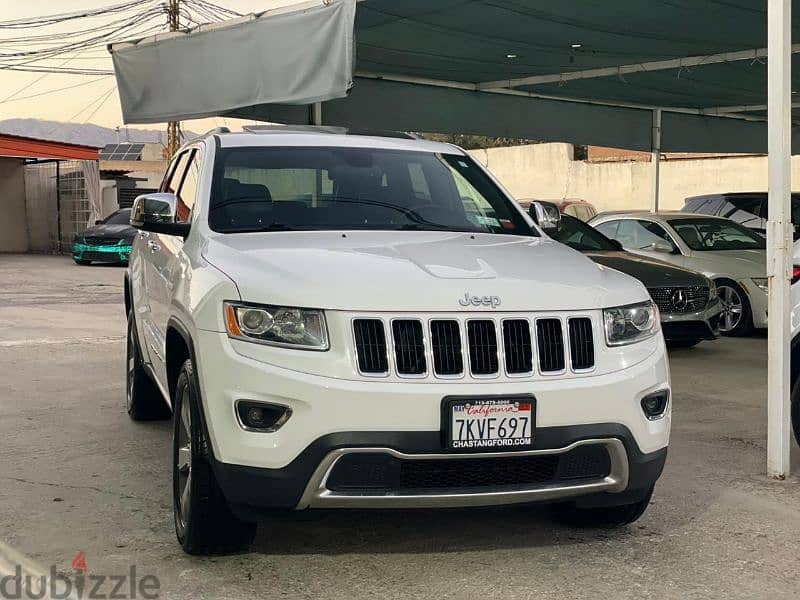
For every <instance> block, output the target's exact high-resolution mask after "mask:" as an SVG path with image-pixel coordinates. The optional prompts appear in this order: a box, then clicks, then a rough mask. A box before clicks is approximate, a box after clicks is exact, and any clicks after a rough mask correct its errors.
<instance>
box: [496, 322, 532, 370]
mask: <svg viewBox="0 0 800 600" xmlns="http://www.w3.org/2000/svg"><path fill="white" fill-rule="evenodd" d="M503 350H504V352H505V358H506V373H508V374H510V375H522V374H527V373H531V372H532V371H533V345H532V343H531V327H530V323H529V322H528V320H527V319H506V320H505V321H503Z"/></svg>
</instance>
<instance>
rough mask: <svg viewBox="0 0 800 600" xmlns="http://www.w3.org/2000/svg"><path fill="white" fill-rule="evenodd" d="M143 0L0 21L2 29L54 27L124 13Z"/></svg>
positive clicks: (139, 4) (130, 0) (131, 0)
mask: <svg viewBox="0 0 800 600" xmlns="http://www.w3.org/2000/svg"><path fill="white" fill-rule="evenodd" d="M141 4H142V2H141V0H129V1H128V2H123V3H121V4H116V5H112V6H104V7H101V8H95V9H90V10H81V11H73V12H67V13H59V14H55V15H47V16H42V17H27V18H21V19H12V20H10V21H0V29H21V28H24V27H46V26H47V25H54V24H56V23H63V22H65V21H71V20H74V19H81V18H85V17H94V16H99V15H104V14H109V13H116V12H122V11H124V10H127V9H129V8H134V7H137V6H141Z"/></svg>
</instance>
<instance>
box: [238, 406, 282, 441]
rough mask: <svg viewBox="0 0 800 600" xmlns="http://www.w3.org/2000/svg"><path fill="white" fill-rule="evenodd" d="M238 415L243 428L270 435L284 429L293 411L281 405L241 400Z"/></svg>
mask: <svg viewBox="0 0 800 600" xmlns="http://www.w3.org/2000/svg"><path fill="white" fill-rule="evenodd" d="M236 415H237V416H238V417H239V424H240V425H241V426H242V428H244V429H246V430H248V431H260V432H264V433H269V432H272V431H277V430H278V429H280V428H281V427H283V425H284V423H286V421H288V420H289V417H291V416H292V409H291V408H289V407H288V406H281V405H279V404H268V403H266V402H251V401H249V400H240V401H238V402H237V403H236Z"/></svg>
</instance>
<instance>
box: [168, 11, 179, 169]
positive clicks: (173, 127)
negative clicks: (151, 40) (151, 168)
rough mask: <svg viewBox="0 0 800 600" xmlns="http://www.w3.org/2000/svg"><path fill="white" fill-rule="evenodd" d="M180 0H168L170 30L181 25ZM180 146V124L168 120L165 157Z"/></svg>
mask: <svg viewBox="0 0 800 600" xmlns="http://www.w3.org/2000/svg"><path fill="white" fill-rule="evenodd" d="M179 5H180V0H169V7H168V9H167V23H168V25H169V30H170V31H178V30H179V29H180V27H181V18H180V13H179V12H178V11H179V8H180V6H179ZM180 146H181V124H180V122H179V121H170V122H169V123H168V124H167V155H168V156H167V158H172V157H173V156H175V153H176V152H177V151H178V148H180Z"/></svg>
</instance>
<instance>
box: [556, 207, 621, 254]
mask: <svg viewBox="0 0 800 600" xmlns="http://www.w3.org/2000/svg"><path fill="white" fill-rule="evenodd" d="M550 237H552V238H553V239H554V240H556V241H558V242H561V243H562V244H566V245H567V246H569V247H570V248H574V249H575V250H580V251H581V252H591V251H602V250H619V248H617V247H616V246H615V245H614V242H612V241H611V240H610V239H608V238H607V237H606V236H604V235H603V234H602V233H600V232H599V231H597V230H596V229H595V228H593V227H591V226H590V225H587V224H586V223H584V222H583V221H581V220H580V219H576V218H575V217H571V216H570V215H561V225H560V226H559V228H558V231H557V232H556V233H551V234H550Z"/></svg>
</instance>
